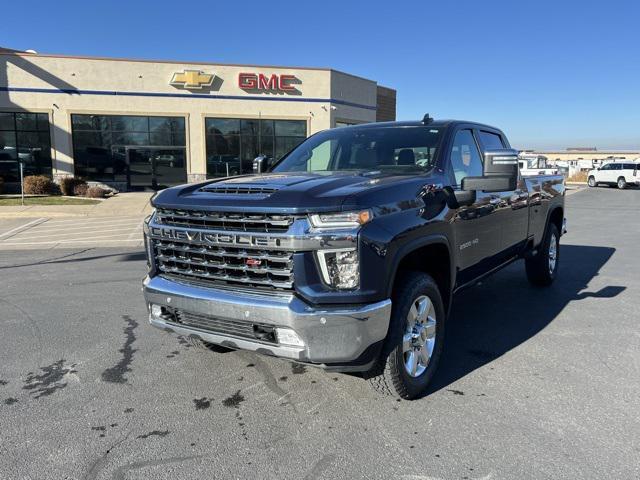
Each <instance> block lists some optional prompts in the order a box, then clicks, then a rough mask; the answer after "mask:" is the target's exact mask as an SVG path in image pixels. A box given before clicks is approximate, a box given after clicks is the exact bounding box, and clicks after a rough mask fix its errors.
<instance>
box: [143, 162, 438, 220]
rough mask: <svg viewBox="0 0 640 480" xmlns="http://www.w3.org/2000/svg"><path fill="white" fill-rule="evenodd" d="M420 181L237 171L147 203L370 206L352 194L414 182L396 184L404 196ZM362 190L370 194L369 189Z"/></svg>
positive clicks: (258, 208) (282, 208) (298, 208)
mask: <svg viewBox="0 0 640 480" xmlns="http://www.w3.org/2000/svg"><path fill="white" fill-rule="evenodd" d="M418 178H419V179H420V180H417V179H418ZM424 181H425V177H424V176H420V177H417V176H410V175H394V174H390V173H382V172H375V173H366V172H363V173H354V172H332V173H331V174H328V175H327V174H325V175H323V174H318V173H310V172H300V173H294V172H292V173H281V174H280V173H267V174H263V175H242V176H238V177H231V178H224V179H220V180H214V181H208V182H204V183H199V184H191V185H183V186H179V187H173V188H169V189H166V190H162V191H161V192H159V193H158V194H157V195H156V196H155V197H154V199H153V204H154V206H160V207H165V208H183V209H201V210H211V211H216V210H225V211H254V212H270V211H277V212H284V213H311V212H328V211H339V210H348V209H352V208H367V207H374V206H376V205H363V204H362V202H361V201H360V200H361V199H359V198H358V197H362V194H363V193H365V192H366V193H367V194H370V193H373V192H374V191H376V190H381V189H386V188H393V189H397V188H398V187H399V186H400V185H404V184H409V185H411V184H415V185H416V191H415V192H414V191H411V192H410V191H407V190H406V189H405V187H402V190H400V191H402V192H403V194H404V195H405V196H406V197H407V198H410V197H409V196H410V195H414V194H417V192H418V191H419V188H420V187H419V185H423V184H424ZM412 190H413V188H412ZM396 192H397V190H396ZM366 196H367V197H368V198H371V195H366ZM374 197H375V195H374Z"/></svg>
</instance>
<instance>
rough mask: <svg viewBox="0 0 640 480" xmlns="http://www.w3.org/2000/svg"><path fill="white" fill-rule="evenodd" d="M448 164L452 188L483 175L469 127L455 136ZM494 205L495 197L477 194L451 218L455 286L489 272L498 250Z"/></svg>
mask: <svg viewBox="0 0 640 480" xmlns="http://www.w3.org/2000/svg"><path fill="white" fill-rule="evenodd" d="M449 165H450V174H451V177H452V184H453V187H454V189H458V190H459V189H460V188H461V183H462V179H463V178H465V177H477V176H481V175H482V173H483V170H484V168H483V162H482V157H481V155H480V148H479V147H478V142H477V140H476V137H475V135H474V132H473V130H472V129H471V128H461V129H459V130H457V131H456V132H455V134H454V138H453V143H452V145H451V147H450V150H449ZM496 207H497V202H496V200H495V198H494V195H491V194H488V193H485V192H482V191H478V192H476V200H475V202H474V203H473V204H472V205H470V206H464V207H460V208H459V209H458V210H457V212H456V214H455V217H454V219H453V225H454V232H455V245H454V246H453V248H455V249H456V256H457V258H458V262H457V263H458V264H457V268H458V271H459V272H458V276H457V280H456V284H457V286H460V285H463V284H465V283H468V282H470V281H472V280H473V279H475V278H477V277H479V276H481V275H482V274H484V273H486V272H488V271H489V270H491V269H492V268H493V267H494V266H495V265H494V261H495V258H496V257H497V254H498V252H499V251H500V224H499V222H498V221H497V220H496V215H495V211H496Z"/></svg>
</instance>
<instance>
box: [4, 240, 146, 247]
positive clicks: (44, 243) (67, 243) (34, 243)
mask: <svg viewBox="0 0 640 480" xmlns="http://www.w3.org/2000/svg"><path fill="white" fill-rule="evenodd" d="M134 242H137V243H140V244H142V240H126V239H117V240H60V241H51V242H16V243H5V242H3V243H1V244H0V246H6V245H9V246H11V245H13V246H16V245H76V244H85V243H99V244H101V243H134Z"/></svg>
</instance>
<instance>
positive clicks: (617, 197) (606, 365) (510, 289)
mask: <svg viewBox="0 0 640 480" xmlns="http://www.w3.org/2000/svg"><path fill="white" fill-rule="evenodd" d="M639 208H640V190H637V189H636V190H625V191H618V190H615V189H611V188H600V189H589V190H586V191H581V192H578V193H576V194H575V195H571V196H570V197H568V198H567V217H568V219H569V233H568V234H567V235H566V236H565V237H563V239H562V244H563V245H562V248H561V266H560V269H561V270H560V277H559V279H558V281H557V282H556V283H555V284H554V286H553V287H551V288H549V289H546V290H541V289H534V288H532V287H530V286H529V285H528V283H527V281H526V278H525V275H524V268H523V265H521V264H520V263H518V264H515V265H512V266H510V267H509V268H508V269H506V270H505V271H502V272H500V273H499V274H497V275H496V276H494V277H493V278H491V279H489V280H487V281H485V282H484V283H483V284H482V285H480V286H477V287H475V288H473V289H470V290H468V291H466V292H464V293H462V294H460V295H459V296H458V297H456V300H455V307H454V310H453V313H452V318H451V319H450V322H449V325H448V327H447V328H448V332H447V344H446V353H445V357H444V359H443V361H442V363H441V368H440V371H439V372H438V375H437V377H436V379H435V385H434V386H433V388H432V391H431V393H430V395H428V396H426V397H425V398H422V399H420V400H417V401H413V402H407V401H401V402H396V401H395V400H391V399H387V398H382V397H379V396H377V395H376V394H374V393H373V392H372V391H371V390H370V389H369V387H368V385H367V384H366V383H365V382H364V381H362V380H361V379H359V378H357V377H353V376H347V375H340V374H329V373H325V372H322V371H320V370H317V369H313V368H304V367H301V366H297V365H292V364H290V363H287V362H285V361H281V360H277V359H272V358H265V357H260V356H257V355H254V354H250V353H246V352H230V353H212V352H209V351H206V350H203V349H199V348H195V347H193V346H192V345H191V344H190V343H189V342H188V341H187V340H186V339H184V338H180V337H177V336H172V335H169V334H166V333H163V332H160V331H156V330H154V329H152V328H151V327H150V326H149V325H148V323H147V319H146V311H145V307H144V304H143V301H142V297H141V292H140V282H141V279H142V277H143V276H144V274H145V268H146V266H145V261H144V258H143V255H142V253H141V251H140V250H139V249H131V248H118V249H115V248H94V246H92V245H87V246H84V247H78V248H74V249H66V250H62V249H57V250H43V249H33V250H23V251H9V250H5V251H0V278H1V279H2V281H1V285H2V290H1V291H0V309H1V310H0V311H1V312H2V315H0V326H1V327H2V335H0V478H2V479H5V478H6V479H19V478H20V479H23V478H25V479H86V480H91V479H116V480H118V479H176V478H180V479H196V478H197V479H203V478H205V479H209V478H269V479H271V478H273V479H284V478H287V479H288V478H306V479H311V478H315V479H321V478H325V479H335V478H385V479H386V478H404V479H514V478H518V479H525V478H535V479H540V478H567V479H575V478H593V479H601V478H616V479H618V478H620V479H631V478H639V477H640V461H639V459H640V400H639V399H640V329H639V327H638V320H639V317H640V307H639V305H640V303H639V302H640V275H638V271H639V270H640V254H639V252H640V250H639V248H638V246H639V244H638V240H639V239H640V223H639V222H638V221H637V219H638V211H639ZM8 230H10V228H8V227H6V228H5V231H8Z"/></svg>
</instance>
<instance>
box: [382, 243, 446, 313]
mask: <svg viewBox="0 0 640 480" xmlns="http://www.w3.org/2000/svg"><path fill="white" fill-rule="evenodd" d="M409 270H412V271H419V272H424V273H427V274H429V275H431V276H432V277H433V279H434V280H435V282H436V284H437V285H438V288H439V289H440V294H441V295H442V300H443V303H444V307H445V311H447V312H448V311H449V307H450V305H451V296H452V292H453V284H454V282H455V267H454V262H453V257H452V254H451V248H450V246H449V241H448V239H447V237H446V236H444V235H432V236H429V237H425V238H419V239H416V240H414V241H412V242H409V243H407V244H405V245H404V246H402V247H401V248H400V249H399V250H398V252H397V253H396V255H395V258H394V262H393V268H392V271H391V279H392V280H391V282H389V286H388V292H387V293H388V295H389V296H391V295H392V294H393V290H394V288H395V285H396V283H397V280H398V278H399V276H400V275H401V274H402V272H403V271H409Z"/></svg>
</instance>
